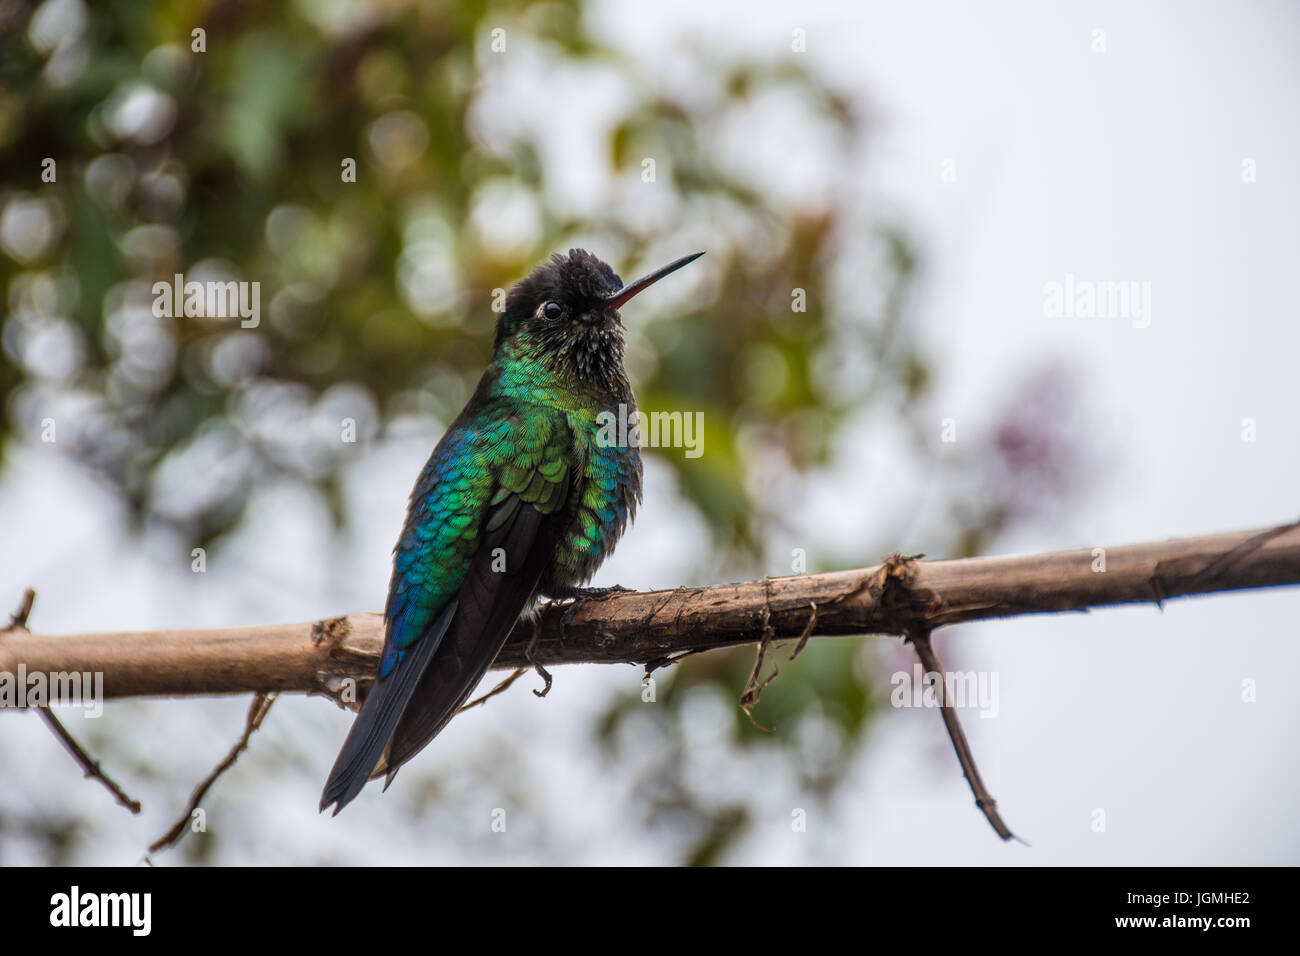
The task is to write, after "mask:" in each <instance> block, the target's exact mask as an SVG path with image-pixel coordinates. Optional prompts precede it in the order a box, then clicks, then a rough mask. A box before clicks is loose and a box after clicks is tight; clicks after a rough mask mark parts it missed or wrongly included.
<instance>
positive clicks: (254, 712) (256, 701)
mask: <svg viewBox="0 0 1300 956" xmlns="http://www.w3.org/2000/svg"><path fill="white" fill-rule="evenodd" d="M277 696H279V695H278V694H257V695H256V696H254V697H253V701H252V703H251V704H249V706H248V716H247V717H246V718H245V719H244V732H243V734H241V735H240V738H239V740H237V741H236V742H235V746H233V747H231V748H230V753H228V754H226V757H225V759H224V760H222V761H221V763H219V764H217V765H216V767H214V768H213V770H212V772H211V773H210V774H208V775H207V776H206V777H205V778H203V781H202V782H201V783H200V784H199V785H198V786H197V787H195V788H194V793H192V794H191V795H190V802H189V806H187V807H186V808H185V812H184V813H183V814H181V816H180V818H179V819H177V821H176V822H175V823H174V824H173V825H172V828H171V829H170V830H168V831H167V832H166V833H164V834H163V835H162V836H161V837H159V838H158V839H157V840H155V841H154V842H153V843H151V844H149V853H157V852H158V851H159V850H168V849H171V848H172V847H174V846H175V845H176V844H178V843H180V841H181V839H182V838H183V837H184V836H185V834H186V833H188V832H189V824H190V820H191V818H192V817H193V816H194V811H195V810H197V809H198V808H199V804H200V803H202V802H203V798H204V797H206V796H207V795H208V791H209V790H211V789H212V785H213V784H214V783H216V782H217V778H219V777H220V776H221V775H222V774H223V773H225V772H226V771H227V770H229V769H230V768H231V767H233V766H234V765H235V761H236V760H238V759H239V755H240V754H242V753H243V752H244V751H245V750H247V749H248V742H249V739H250V738H251V737H252V736H253V734H254V733H256V732H257V729H258V728H259V727H261V726H262V721H263V720H265V719H266V715H267V713H268V712H270V710H271V705H272V704H274V703H275V698H276V697H277ZM145 862H146V863H149V864H150V865H151V866H152V865H153V861H152V860H150V859H149V857H148V856H146V857H145Z"/></svg>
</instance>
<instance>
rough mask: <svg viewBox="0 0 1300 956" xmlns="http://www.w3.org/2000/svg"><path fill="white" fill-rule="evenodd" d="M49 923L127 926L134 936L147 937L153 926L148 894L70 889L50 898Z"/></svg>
mask: <svg viewBox="0 0 1300 956" xmlns="http://www.w3.org/2000/svg"><path fill="white" fill-rule="evenodd" d="M50 925H51V926H68V927H72V926H92V927H98V926H126V927H129V928H130V929H131V934H132V935H133V936H148V935H149V932H150V930H151V929H152V928H153V894H151V893H82V892H81V887H79V886H73V887H72V889H71V891H70V892H67V893H55V894H54V895H53V896H51V897H50Z"/></svg>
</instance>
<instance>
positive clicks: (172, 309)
mask: <svg viewBox="0 0 1300 956" xmlns="http://www.w3.org/2000/svg"><path fill="white" fill-rule="evenodd" d="M150 291H151V292H152V293H153V296H154V299H153V314H154V315H156V316H157V317H158V318H160V319H163V318H167V319H175V318H180V317H181V316H188V317H190V318H194V317H196V316H203V317H206V318H210V319H234V318H238V319H239V320H240V321H239V325H240V327H241V328H245V329H255V328H257V326H258V324H259V323H261V321H262V283H260V282H236V281H235V280H233V279H232V280H230V281H229V282H194V281H191V282H186V281H185V276H184V275H182V274H181V273H179V272H178V273H176V274H175V275H174V276H173V277H172V281H171V282H166V281H160V282H155V283H154V284H153V286H152V287H151V288H150Z"/></svg>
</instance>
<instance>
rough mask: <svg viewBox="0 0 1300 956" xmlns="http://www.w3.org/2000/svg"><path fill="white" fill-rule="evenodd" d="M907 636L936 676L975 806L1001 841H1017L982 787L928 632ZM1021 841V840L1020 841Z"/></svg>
mask: <svg viewBox="0 0 1300 956" xmlns="http://www.w3.org/2000/svg"><path fill="white" fill-rule="evenodd" d="M907 639H908V640H909V641H910V642H911V644H912V646H913V647H914V648H916V655H917V657H919V658H921V666H922V667H924V668H925V672H926V673H927V674H938V675H939V687H938V694H939V701H940V709H939V712H940V714H942V715H943V724H944V726H945V727H946V728H948V738H949V739H950V740H951V741H952V749H953V750H955V751H956V752H957V760H958V761H959V762H960V763H961V772H962V774H964V775H965V777H966V781H967V782H968V783H969V784H970V789H971V792H972V793H973V794H974V795H975V806H977V807H979V808H980V810H981V812H983V814H984V816H985V818H986V819H987V820H988V821H989V825H990V826H992V827H993V829H994V830H996V831H997V834H998V836H1000V837H1002V839H1004V840H1013V839H1014V840H1019V839H1020V838H1019V837H1017V836H1016V835H1015V834H1014V833H1012V832H1011V828H1010V827H1008V826H1007V825H1006V824H1005V823H1003V822H1002V817H1001V816H1000V815H999V814H998V805H997V801H995V800H994V799H993V795H992V794H990V793H989V791H988V788H986V787H985V786H984V781H983V780H982V779H981V778H980V772H979V769H978V768H977V767H976V766H975V755H974V754H973V753H971V749H970V743H969V742H968V741H967V740H966V734H965V732H964V731H962V729H961V721H960V720H958V719H957V711H956V709H955V708H954V707H953V705H952V701H951V700H949V699H948V689H947V683H946V682H945V681H944V680H943V665H942V664H941V663H939V655H938V654H936V653H935V651H934V645H932V644H931V643H930V632H929V631H917V632H916V633H913V634H909V635H908V636H907ZM1020 842H1022V843H1023V842H1024V841H1023V840H1021V841H1020Z"/></svg>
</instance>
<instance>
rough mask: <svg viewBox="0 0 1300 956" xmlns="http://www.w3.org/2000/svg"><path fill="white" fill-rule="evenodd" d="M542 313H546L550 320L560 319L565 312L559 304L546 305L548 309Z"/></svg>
mask: <svg viewBox="0 0 1300 956" xmlns="http://www.w3.org/2000/svg"><path fill="white" fill-rule="evenodd" d="M542 311H543V312H544V313H546V317H547V318H548V319H558V318H559V317H560V316H561V315H563V314H564V310H563V309H562V308H560V305H559V303H558V302H548V303H546V307H545V308H544V309H543V310H542Z"/></svg>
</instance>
